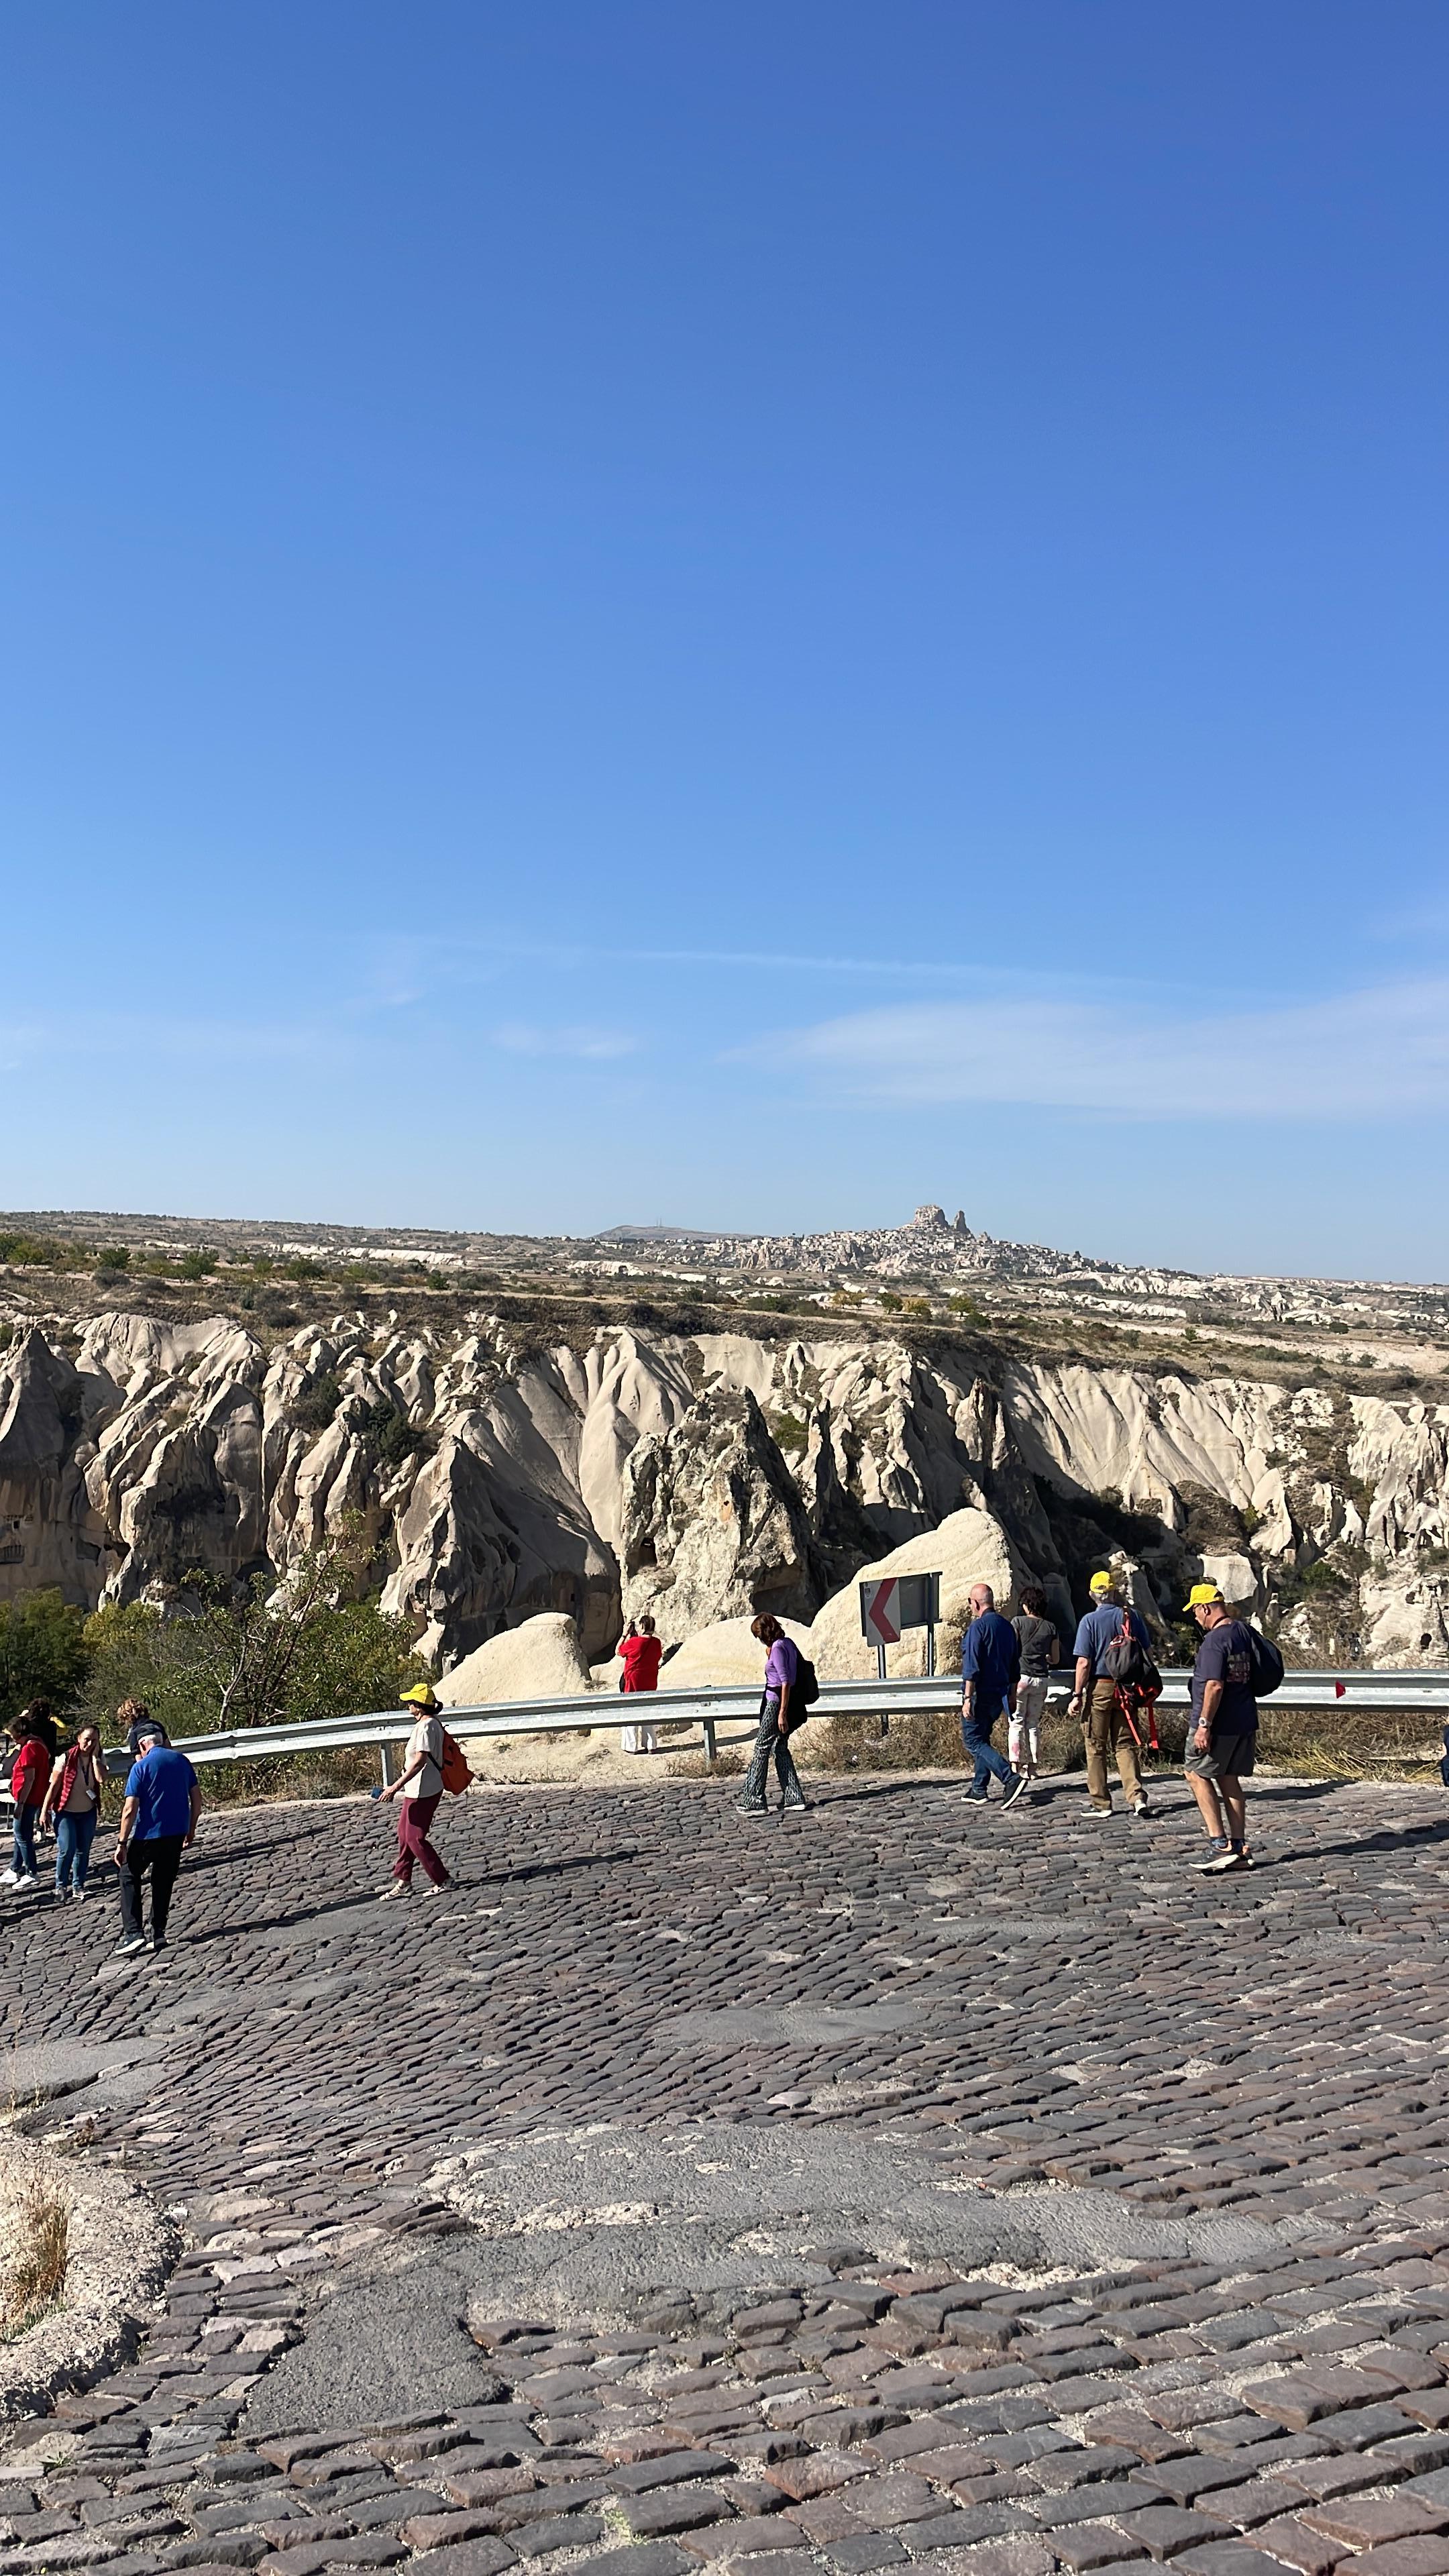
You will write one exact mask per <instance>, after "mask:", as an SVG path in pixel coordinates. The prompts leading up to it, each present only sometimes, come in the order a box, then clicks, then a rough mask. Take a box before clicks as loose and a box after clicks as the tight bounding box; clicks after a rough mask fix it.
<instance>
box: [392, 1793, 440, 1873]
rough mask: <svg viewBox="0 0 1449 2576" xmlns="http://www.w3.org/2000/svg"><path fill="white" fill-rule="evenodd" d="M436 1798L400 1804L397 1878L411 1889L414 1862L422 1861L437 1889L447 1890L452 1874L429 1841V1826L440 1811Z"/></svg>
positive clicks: (398, 1810)
mask: <svg viewBox="0 0 1449 2576" xmlns="http://www.w3.org/2000/svg"><path fill="white" fill-rule="evenodd" d="M437 1805H438V1801H437V1799H436V1798H399V1800H398V1802H397V1859H396V1860H395V1861H394V1863H393V1872H392V1874H393V1877H394V1878H400V1879H401V1880H402V1882H403V1884H404V1886H411V1884H412V1875H413V1862H414V1861H415V1860H420V1861H421V1862H422V1864H423V1869H424V1872H425V1873H426V1875H427V1876H428V1877H429V1878H430V1879H431V1880H432V1882H433V1885H434V1886H435V1887H446V1886H447V1883H448V1873H447V1871H446V1869H445V1868H444V1867H443V1864H442V1862H441V1861H440V1860H439V1858H438V1855H437V1853H436V1852H435V1851H434V1849H433V1846H432V1844H431V1843H430V1842H429V1840H428V1827H429V1825H430V1824H431V1823H432V1821H433V1817H434V1815H435V1814H436V1812H437Z"/></svg>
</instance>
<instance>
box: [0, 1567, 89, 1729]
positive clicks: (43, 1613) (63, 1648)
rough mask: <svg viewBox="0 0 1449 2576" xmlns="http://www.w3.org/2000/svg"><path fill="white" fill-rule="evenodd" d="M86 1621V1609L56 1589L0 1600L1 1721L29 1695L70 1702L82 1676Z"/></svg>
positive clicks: (61, 1704)
mask: <svg viewBox="0 0 1449 2576" xmlns="http://www.w3.org/2000/svg"><path fill="white" fill-rule="evenodd" d="M85 1624H86V1620H85V1612H84V1611H83V1610H73V1609H72V1608H71V1605H70V1603H69V1602H68V1601H67V1600H66V1599H65V1596H64V1594H63V1593H60V1592H55V1591H49V1592H27V1593H24V1594H22V1596H21V1598H20V1599H19V1600H18V1601H0V1726H8V1725H9V1724H10V1721H11V1719H12V1718H13V1717H16V1716H18V1715H19V1712H20V1711H21V1709H22V1708H26V1707H28V1706H29V1704H30V1702H31V1700H33V1699H48V1700H49V1701H50V1704H51V1706H52V1708H56V1709H67V1708H69V1707H70V1706H71V1704H72V1702H73V1701H74V1700H75V1699H76V1698H77V1697H78V1696H79V1693H80V1689H81V1685H82V1683H83V1682H84V1680H85V1674H86V1648H85Z"/></svg>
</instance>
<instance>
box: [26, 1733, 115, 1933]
mask: <svg viewBox="0 0 1449 2576" xmlns="http://www.w3.org/2000/svg"><path fill="white" fill-rule="evenodd" d="M104 1778H105V1764H104V1762H103V1760H102V1756H101V1737H100V1729H99V1728H98V1727H94V1726H82V1727H79V1728H78V1729H77V1731H76V1739H75V1742H74V1744H69V1745H67V1747H66V1749H65V1751H64V1752H63V1753H58V1754H57V1755H56V1758H55V1763H54V1766H53V1768H52V1770H51V1774H50V1786H49V1788H48V1789H47V1790H46V1793H45V1797H44V1800H43V1802H42V1805H41V1810H40V1822H41V1828H42V1830H44V1827H45V1823H46V1819H47V1818H48V1817H50V1816H53V1817H54V1818H55V1892H56V1895H57V1896H58V1897H60V1899H61V1900H62V1902H63V1903H68V1902H69V1900H70V1898H71V1897H72V1896H77V1897H81V1896H84V1894H85V1892H86V1875H87V1872H88V1871H89V1868H90V1862H91V1844H92V1843H93V1842H94V1840H95V1832H96V1818H97V1817H98V1816H99V1814H100V1812H101V1783H102V1781H103V1780H104Z"/></svg>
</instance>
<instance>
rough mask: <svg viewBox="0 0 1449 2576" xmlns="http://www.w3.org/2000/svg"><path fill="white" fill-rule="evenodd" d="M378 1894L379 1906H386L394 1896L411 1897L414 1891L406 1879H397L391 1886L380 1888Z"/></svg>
mask: <svg viewBox="0 0 1449 2576" xmlns="http://www.w3.org/2000/svg"><path fill="white" fill-rule="evenodd" d="M377 1894H378V1902H379V1904H382V1905H386V1904H387V1903H388V1902H389V1901H390V1899H391V1898H393V1897H394V1896H411V1894H412V1889H411V1888H410V1887H409V1885H408V1883H407V1880H406V1879H405V1878H395V1879H393V1881H392V1882H391V1884H390V1885H389V1886H387V1887H380V1888H379V1889H378V1891H377Z"/></svg>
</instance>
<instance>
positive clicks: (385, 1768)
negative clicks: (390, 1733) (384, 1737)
mask: <svg viewBox="0 0 1449 2576" xmlns="http://www.w3.org/2000/svg"><path fill="white" fill-rule="evenodd" d="M377 1758H378V1761H379V1762H380V1763H381V1765H382V1785H383V1787H384V1789H390V1788H391V1787H392V1746H391V1745H390V1744H380V1745H379V1746H378V1748H377Z"/></svg>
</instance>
